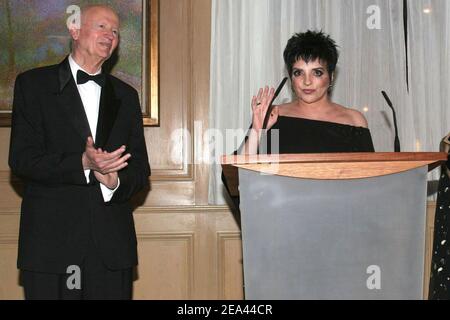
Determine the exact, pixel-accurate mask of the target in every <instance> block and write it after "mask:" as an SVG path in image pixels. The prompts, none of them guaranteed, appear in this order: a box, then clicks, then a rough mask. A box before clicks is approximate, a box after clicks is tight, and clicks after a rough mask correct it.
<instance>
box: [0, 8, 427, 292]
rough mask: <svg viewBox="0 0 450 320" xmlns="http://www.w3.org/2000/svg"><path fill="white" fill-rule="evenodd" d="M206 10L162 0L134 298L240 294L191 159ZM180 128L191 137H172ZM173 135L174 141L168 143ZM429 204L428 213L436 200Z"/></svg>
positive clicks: (7, 217) (232, 258)
mask: <svg viewBox="0 0 450 320" xmlns="http://www.w3.org/2000/svg"><path fill="white" fill-rule="evenodd" d="M210 10H211V3H210V0H183V1H179V0H163V1H161V2H160V12H161V13H160V14H161V17H160V20H161V21H160V32H161V34H160V58H161V61H160V112H161V113H160V117H161V126H160V127H159V128H146V130H145V134H146V140H147V147H148V151H149V154H150V163H151V166H152V178H151V183H152V191H151V192H150V194H149V195H148V196H147V197H146V198H145V199H142V197H140V198H139V197H138V198H137V199H136V201H137V202H139V203H140V204H141V205H140V206H139V208H138V209H137V210H136V212H135V214H134V216H135V223H136V231H137V234H138V242H139V261H140V264H139V267H138V280H137V281H136V282H135V290H134V292H135V293H134V297H135V298H136V299H241V298H242V297H243V290H242V283H243V278H242V253H241V241H240V232H239V229H238V227H237V225H236V223H235V221H234V219H233V217H232V215H231V213H230V212H229V211H228V209H227V208H225V207H214V206H208V205H207V199H208V189H207V187H208V178H209V177H208V168H207V167H206V166H203V165H195V166H192V165H190V163H193V162H194V161H193V160H195V159H194V158H193V155H195V153H194V152H193V151H194V147H193V146H196V147H197V148H198V147H200V146H202V147H207V146H203V145H202V141H201V140H200V139H198V138H197V137H201V136H202V133H203V132H202V131H199V132H194V131H193V129H194V121H201V122H202V128H203V129H202V130H205V129H206V128H207V127H208V114H209V59H210ZM180 128H185V129H188V130H189V131H190V132H191V133H192V134H191V138H188V140H183V137H182V136H181V135H179V136H175V137H173V136H172V132H173V131H174V130H176V129H180ZM9 133H10V132H9V129H7V128H1V129H0V299H21V298H22V297H23V293H22V289H21V287H20V286H19V285H18V272H17V269H16V257H17V237H18V225H19V212H20V197H19V196H18V194H17V191H16V190H20V187H21V185H20V182H19V181H17V180H14V178H12V177H11V176H10V171H9V168H8V165H7V156H8V148H9ZM173 138H175V139H174V141H177V143H176V144H175V147H174V149H170V146H171V145H173V144H171V143H169V142H170V141H171V139H173ZM171 155H172V156H173V155H175V158H177V160H179V162H180V163H181V164H179V165H178V164H177V165H175V164H174V163H173V162H172V161H171ZM429 209H430V210H429V212H430V213H431V215H430V219H432V218H433V216H434V207H432V206H431V207H429ZM429 221H431V222H429V227H430V228H431V227H432V220H429ZM428 239H430V238H429V237H428ZM427 256H428V258H430V257H431V251H428V252H427Z"/></svg>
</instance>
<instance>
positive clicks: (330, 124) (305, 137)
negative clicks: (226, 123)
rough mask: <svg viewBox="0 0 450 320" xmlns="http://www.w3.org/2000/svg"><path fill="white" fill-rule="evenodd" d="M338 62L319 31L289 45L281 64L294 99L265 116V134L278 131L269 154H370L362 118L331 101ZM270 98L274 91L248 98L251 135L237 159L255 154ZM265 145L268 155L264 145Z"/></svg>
mask: <svg viewBox="0 0 450 320" xmlns="http://www.w3.org/2000/svg"><path fill="white" fill-rule="evenodd" d="M338 58H339V53H338V50H337V46H336V43H335V42H334V40H333V39H331V38H330V36H329V35H327V34H325V33H323V32H321V31H310V30H308V31H306V32H304V33H296V34H294V35H293V36H292V37H291V38H290V39H289V41H288V43H287V45H286V48H285V50H284V61H285V64H286V68H287V71H288V74H289V78H290V80H291V84H292V90H293V92H294V93H295V95H296V97H297V98H296V99H295V100H294V101H291V102H289V103H285V104H282V105H278V106H274V107H273V109H272V110H271V113H270V116H269V119H268V121H267V128H266V129H271V130H275V129H276V130H279V148H278V150H276V151H275V150H272V151H273V152H272V153H316V152H372V151H374V148H373V143H372V138H371V135H370V131H369V129H368V128H367V127H368V125H367V121H366V119H365V117H364V116H363V115H362V114H361V113H360V112H359V111H357V110H354V109H350V108H347V107H344V106H342V105H339V104H337V103H334V102H332V101H331V98H330V92H331V89H332V87H333V83H334V80H335V70H336V65H337V61H338ZM273 97H274V89H273V88H270V89H269V88H268V87H267V86H266V87H265V88H263V89H260V90H259V92H258V94H257V95H256V96H253V98H252V102H251V107H252V111H253V116H252V130H251V132H250V134H249V137H248V140H247V142H246V144H245V147H244V149H243V153H245V154H255V153H257V152H258V148H259V147H260V146H259V144H260V139H261V133H262V128H263V123H264V119H265V116H266V113H267V111H268V110H269V107H270V102H271V101H272V98H273ZM271 130H269V133H270V131H271ZM269 137H270V134H269ZM268 144H269V146H268V147H269V148H268V153H270V152H271V150H270V139H269V143H268Z"/></svg>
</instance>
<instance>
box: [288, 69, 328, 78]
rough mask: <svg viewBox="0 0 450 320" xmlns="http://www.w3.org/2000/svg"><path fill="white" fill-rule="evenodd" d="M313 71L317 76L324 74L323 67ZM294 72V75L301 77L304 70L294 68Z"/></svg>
mask: <svg viewBox="0 0 450 320" xmlns="http://www.w3.org/2000/svg"><path fill="white" fill-rule="evenodd" d="M312 72H313V74H314V75H315V76H316V77H321V76H323V74H324V71H323V70H322V69H313V71H312ZM292 74H293V75H294V77H299V76H301V75H302V74H303V70H299V69H294V71H293V72H292Z"/></svg>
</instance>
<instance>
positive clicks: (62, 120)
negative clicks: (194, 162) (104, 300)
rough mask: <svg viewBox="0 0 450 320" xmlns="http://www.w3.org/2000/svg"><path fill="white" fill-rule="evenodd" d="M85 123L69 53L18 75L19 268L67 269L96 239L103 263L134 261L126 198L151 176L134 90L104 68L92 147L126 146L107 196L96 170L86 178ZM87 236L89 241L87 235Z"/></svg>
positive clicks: (14, 155)
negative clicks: (21, 189)
mask: <svg viewBox="0 0 450 320" xmlns="http://www.w3.org/2000/svg"><path fill="white" fill-rule="evenodd" d="M90 135H91V133H90V129H89V124H88V120H87V117H86V114H85V112H84V108H83V104H82V101H81V97H80V95H79V93H78V90H77V87H76V84H75V80H74V79H73V77H72V73H71V70H70V66H69V62H68V59H67V58H66V59H65V60H64V61H63V62H62V63H61V64H59V65H54V66H49V67H44V68H38V69H33V70H30V71H27V72H25V73H22V74H20V75H19V76H18V77H17V80H16V84H15V88H14V103H13V114H12V129H11V142H10V153H9V166H10V167H11V169H12V171H13V173H14V174H15V175H17V176H19V177H21V178H23V179H24V181H25V189H24V194H23V200H22V209H21V220H20V234H19V252H18V263H17V264H18V267H19V268H20V269H23V270H29V271H36V272H50V273H65V272H66V270H67V267H68V266H70V265H81V263H82V261H83V258H84V255H85V252H86V250H87V247H88V245H91V244H92V241H94V243H95V246H96V248H97V251H98V253H99V255H100V256H101V258H102V260H103V262H104V263H105V265H106V266H107V267H108V268H110V269H112V270H117V269H125V268H130V267H133V266H135V265H136V264H137V251H136V234H135V229H134V222H133V216H132V208H131V206H130V203H129V200H130V198H131V197H132V196H133V195H134V194H135V193H136V192H138V191H139V190H141V189H142V188H143V187H144V186H146V185H147V184H148V182H149V178H148V177H149V175H150V166H149V164H148V157H147V151H146V145H145V140H144V133H143V125H142V115H141V109H140V105H139V98H138V94H137V92H136V90H134V89H133V88H132V87H131V86H129V85H127V84H126V83H124V82H122V81H121V80H119V79H117V78H115V77H113V76H111V75H107V78H106V84H105V86H104V87H103V88H102V94H101V98H100V108H99V117H98V124H97V133H96V139H95V142H96V147H101V148H102V149H104V150H107V151H110V152H111V151H114V150H116V149H117V148H119V147H120V146H122V145H125V146H126V147H127V150H126V152H125V153H124V154H126V153H131V158H130V159H129V161H128V166H127V167H125V168H124V169H122V170H121V171H120V172H119V178H120V186H119V188H118V189H117V190H116V192H115V193H114V196H113V198H112V199H111V201H109V202H107V203H105V202H104V200H103V196H102V193H101V190H100V184H99V182H98V181H97V180H96V179H95V177H94V175H93V173H92V172H91V175H90V183H89V184H88V183H87V182H86V177H85V175H84V170H83V167H82V162H81V157H82V153H83V152H84V150H85V145H86V139H87V137H88V136H90ZM90 240H92V241H90Z"/></svg>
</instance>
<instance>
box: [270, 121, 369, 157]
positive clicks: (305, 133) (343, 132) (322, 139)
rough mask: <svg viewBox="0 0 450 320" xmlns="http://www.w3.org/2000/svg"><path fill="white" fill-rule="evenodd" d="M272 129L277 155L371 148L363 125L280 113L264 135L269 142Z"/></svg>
mask: <svg viewBox="0 0 450 320" xmlns="http://www.w3.org/2000/svg"><path fill="white" fill-rule="evenodd" d="M274 130H278V133H279V152H277V153H280V154H283V153H324V152H373V151H374V148H373V143H372V137H371V135H370V131H369V129H367V128H363V127H355V126H351V125H347V124H340V123H335V122H327V121H320V120H311V119H305V118H294V117H285V116H279V117H278V120H277V122H276V123H275V124H274V125H273V127H272V128H271V129H270V130H269V132H268V134H267V135H268V142H269V143H270V142H272V140H273V137H274V136H276V135H275V134H274V133H273V131H274ZM271 139H272V140H271ZM268 150H269V152H270V153H275V152H271V151H272V150H271V148H270V147H269V148H268Z"/></svg>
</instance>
